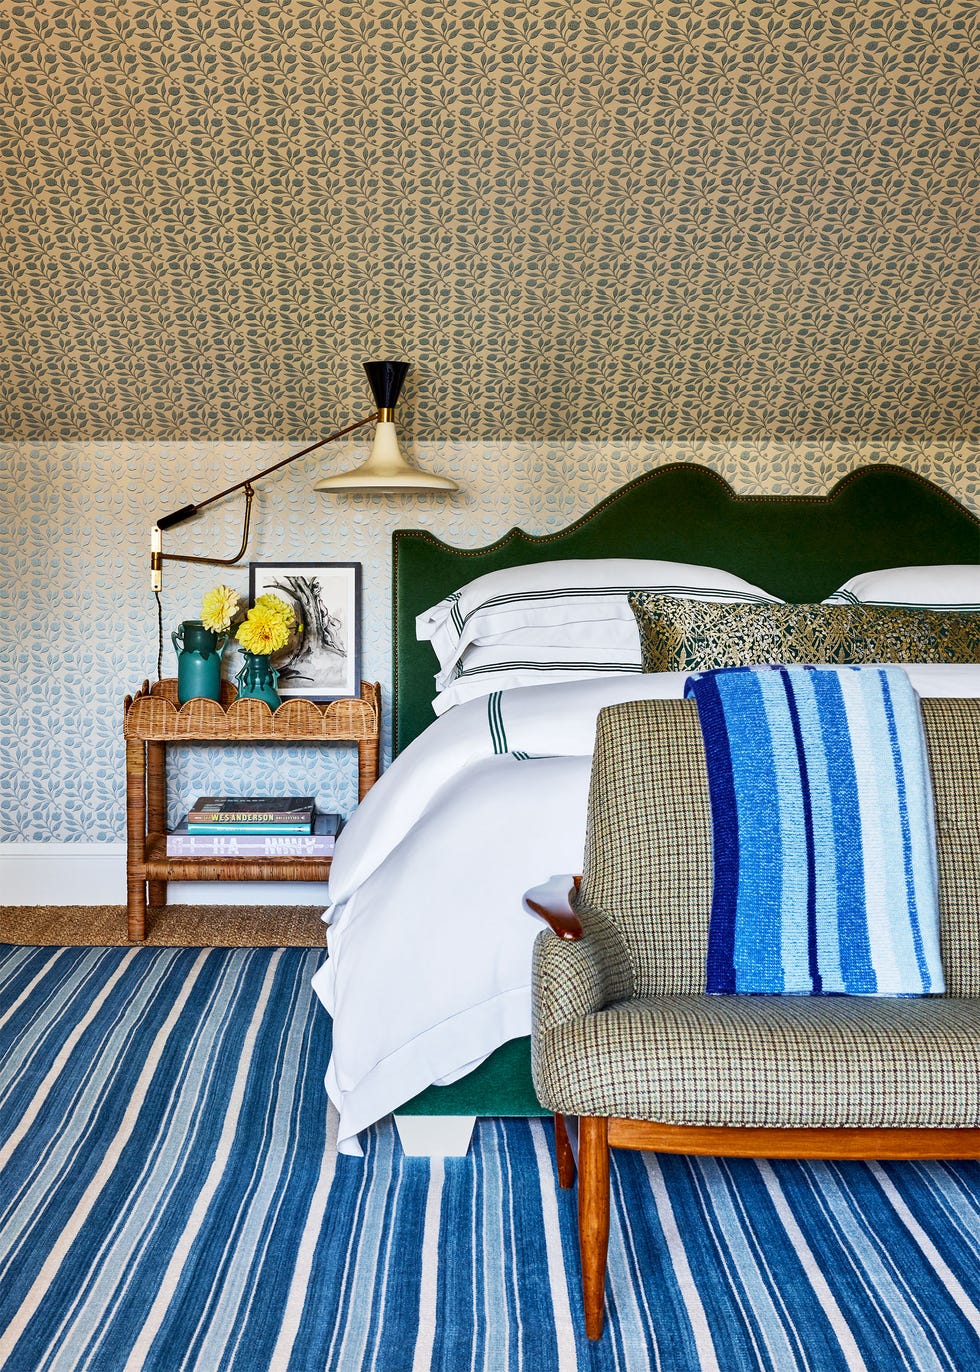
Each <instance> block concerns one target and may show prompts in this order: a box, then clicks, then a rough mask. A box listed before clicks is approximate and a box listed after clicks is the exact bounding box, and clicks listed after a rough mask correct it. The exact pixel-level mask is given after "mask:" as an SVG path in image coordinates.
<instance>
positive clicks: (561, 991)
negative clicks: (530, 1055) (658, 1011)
mask: <svg viewBox="0 0 980 1372" xmlns="http://www.w3.org/2000/svg"><path fill="white" fill-rule="evenodd" d="M572 882H573V879H572V878H571V877H564V878H561V877H553V878H552V879H551V881H550V882H548V883H547V884H546V885H544V886H538V887H535V888H534V889H533V890H532V891H529V892H528V893H527V895H526V896H525V897H524V908H525V909H526V910H527V911H528V912H529V913H530V914H533V915H536V916H537V917H538V918H540V919H543V920H544V921H545V923H546V924H548V926H549V928H548V929H547V930H544V931H542V933H541V934H540V935H539V936H538V938H537V939H536V940H535V944H534V971H533V983H534V984H533V994H532V1012H533V1018H534V1025H535V1032H537V1030H538V1028H539V1027H540V1028H541V1029H542V1030H545V1031H547V1030H548V1029H550V1028H552V1027H553V1026H554V1025H556V1024H561V1023H562V1022H563V1021H565V1020H567V1019H573V1018H578V1016H580V1015H589V1014H594V1013H595V1012H596V1011H597V1010H601V1009H602V1008H603V1007H604V1006H605V1005H608V1004H609V1003H610V1001H613V1000H620V999H623V998H626V997H629V996H631V995H632V994H633V973H632V967H631V964H630V959H629V954H628V953H627V950H626V945H625V943H624V941H623V938H622V935H621V934H620V932H619V930H618V929H617V928H616V925H615V924H614V923H613V921H612V920H611V919H610V918H609V916H608V915H605V914H603V913H602V912H601V911H600V910H595V909H593V908H592V907H591V906H589V905H587V904H586V903H585V902H584V901H583V900H582V899H581V898H580V896H579V893H578V889H579V888H578V880H577V879H576V880H575V882H574V884H572ZM563 890H564V891H565V892H567V896H563V895H562V891H563Z"/></svg>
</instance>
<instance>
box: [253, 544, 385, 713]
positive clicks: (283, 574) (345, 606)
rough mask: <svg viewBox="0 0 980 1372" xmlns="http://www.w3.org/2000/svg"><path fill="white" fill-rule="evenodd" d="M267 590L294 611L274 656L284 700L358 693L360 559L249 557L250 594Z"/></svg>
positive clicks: (340, 698) (255, 596)
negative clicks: (292, 625) (289, 632)
mask: <svg viewBox="0 0 980 1372" xmlns="http://www.w3.org/2000/svg"><path fill="white" fill-rule="evenodd" d="M267 593H271V594H273V595H277V596H279V597H280V598H281V599H282V600H285V601H286V603H287V604H289V605H291V606H292V607H293V609H294V610H295V611H296V617H297V625H301V626H302V628H301V629H297V630H296V631H295V632H294V634H293V636H292V637H291V639H290V642H289V644H288V645H287V647H286V648H284V649H283V650H282V651H281V652H279V653H276V654H275V655H274V656H273V658H272V665H273V666H274V667H275V668H276V669H277V670H278V672H279V681H278V683H277V686H276V689H277V691H278V692H279V695H280V696H281V697H282V699H283V700H292V699H293V698H299V699H302V700H342V699H344V698H345V697H347V696H359V695H360V693H361V564H360V563H359V562H250V563H249V564H248V599H249V604H250V605H254V604H255V601H256V599H257V598H258V597H259V596H260V595H265V594H267Z"/></svg>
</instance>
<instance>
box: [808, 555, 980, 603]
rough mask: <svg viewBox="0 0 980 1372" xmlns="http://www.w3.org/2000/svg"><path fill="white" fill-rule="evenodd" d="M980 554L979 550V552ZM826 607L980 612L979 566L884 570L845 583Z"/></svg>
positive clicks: (864, 573) (861, 575)
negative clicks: (870, 606) (853, 606)
mask: <svg viewBox="0 0 980 1372" xmlns="http://www.w3.org/2000/svg"><path fill="white" fill-rule="evenodd" d="M978 551H980V550H978ZM824 604H826V605H855V604H861V605H908V606H915V607H916V608H918V609H920V610H939V609H947V610H964V611H977V610H980V563H973V562H967V563H947V564H945V565H943V566H935V567H883V568H882V569H881V570H880V571H877V572H861V573H860V575H859V576H852V577H851V579H850V581H845V582H844V584H843V586H841V588H840V590H838V591H835V592H834V594H833V595H832V596H829V597H828V598H827V600H826V601H825V602H824Z"/></svg>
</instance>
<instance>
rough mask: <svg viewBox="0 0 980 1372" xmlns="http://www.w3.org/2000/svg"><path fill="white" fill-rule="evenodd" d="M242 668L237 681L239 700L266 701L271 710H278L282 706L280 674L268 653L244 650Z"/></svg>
mask: <svg viewBox="0 0 980 1372" xmlns="http://www.w3.org/2000/svg"><path fill="white" fill-rule="evenodd" d="M242 658H243V661H242V666H241V670H240V671H239V673H238V676H237V677H236V678H235V680H236V681H237V682H238V698H239V700H243V699H247V698H249V697H251V698H252V699H253V700H264V701H265V703H266V705H268V707H269V709H270V710H278V708H279V706H280V705H281V704H282V700H281V698H280V696H279V692H278V691H277V690H276V683H277V682H278V680H279V673H278V671H277V670H276V669H275V667H273V665H272V663H271V662H270V661H269V655H268V653H250V652H249V651H248V649H247V648H243V649H242Z"/></svg>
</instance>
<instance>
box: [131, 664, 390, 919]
mask: <svg viewBox="0 0 980 1372" xmlns="http://www.w3.org/2000/svg"><path fill="white" fill-rule="evenodd" d="M221 692H222V695H221V700H220V702H219V701H216V700H203V699H198V700H189V701H188V702H187V703H186V705H179V704H178V702H177V682H176V681H175V680H173V679H172V678H170V679H168V680H165V681H156V682H154V683H153V685H152V686H151V685H150V683H149V682H148V681H144V682H143V685H142V687H141V688H140V690H139V691H138V692H137V693H136V695H135V696H127V697H126V699H125V702H124V706H123V735H124V737H125V739H126V905H127V918H128V929H129V938H130V941H131V942H134V943H138V942H141V941H142V939H143V938H144V936H145V932H146V907H147V903H149V904H150V905H165V904H166V902H167V882H168V881H176V880H178V879H179V880H183V881H229V880H232V881H326V880H327V878H328V876H329V875H330V863H331V859H330V858H318V857H261V858H259V857H221V858H215V857H200V858H198V857H168V856H167V744H168V743H190V744H193V743H238V744H250V743H283V744H288V743H337V744H345V743H346V744H350V745H356V746H357V763H358V785H357V798H358V800H363V799H364V797H365V795H367V793H368V791H369V790H370V788H371V787H372V786H373V785H374V783H375V781H377V779H378V769H379V765H380V733H381V690H380V687H379V686H378V683H377V682H372V681H363V682H362V683H361V694H360V697H359V698H354V697H352V698H350V699H345V700H331V701H328V702H326V703H323V704H320V703H318V702H315V701H311V700H288V701H286V702H285V703H284V704H283V705H281V706H280V707H279V709H278V710H276V711H275V712H273V711H272V710H270V709H269V707H268V705H266V704H265V702H264V701H261V700H239V699H238V692H237V691H236V690H235V687H234V686H231V685H229V684H228V683H227V682H223V683H222V687H221ZM147 897H149V899H147Z"/></svg>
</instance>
